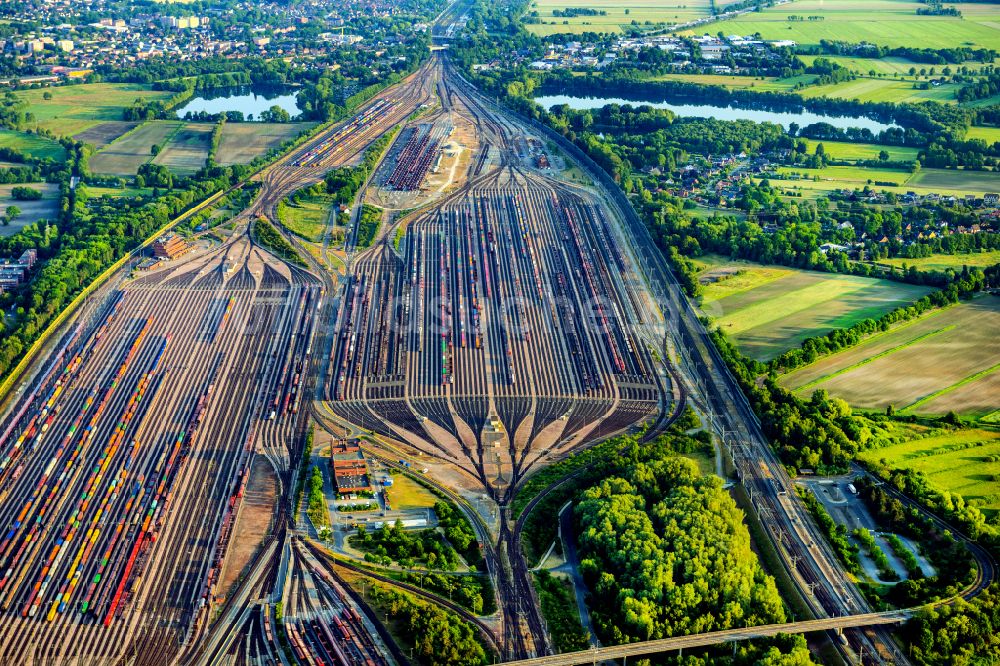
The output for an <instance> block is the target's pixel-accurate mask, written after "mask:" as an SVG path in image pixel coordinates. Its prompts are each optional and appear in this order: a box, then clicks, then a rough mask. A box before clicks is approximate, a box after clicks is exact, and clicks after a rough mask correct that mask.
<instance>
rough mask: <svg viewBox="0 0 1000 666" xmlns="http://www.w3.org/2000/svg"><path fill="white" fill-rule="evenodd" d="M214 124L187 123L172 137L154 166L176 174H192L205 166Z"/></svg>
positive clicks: (154, 161) (156, 158) (154, 160)
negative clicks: (160, 166) (165, 168)
mask: <svg viewBox="0 0 1000 666" xmlns="http://www.w3.org/2000/svg"><path fill="white" fill-rule="evenodd" d="M214 127H215V125H214V124H212V123H187V124H185V125H184V126H183V127H181V128H180V129H179V130H178V131H177V132H175V133H174V134H173V135H171V137H170V139H169V141H167V144H166V145H165V146H163V150H161V151H160V154H159V155H157V156H156V157H155V158H153V163H154V164H162V165H163V166H165V167H167V168H168V169H170V170H171V171H173V172H174V173H178V174H185V175H186V174H191V173H194V172H195V171H197V170H198V169H200V168H202V167H203V166H205V161H206V160H207V159H208V149H209V146H210V145H211V143H212V130H213V129H214Z"/></svg>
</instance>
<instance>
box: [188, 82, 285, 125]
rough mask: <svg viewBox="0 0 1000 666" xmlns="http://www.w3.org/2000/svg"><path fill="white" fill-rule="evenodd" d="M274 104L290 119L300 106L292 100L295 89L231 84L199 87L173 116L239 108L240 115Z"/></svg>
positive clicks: (246, 114)
mask: <svg viewBox="0 0 1000 666" xmlns="http://www.w3.org/2000/svg"><path fill="white" fill-rule="evenodd" d="M274 105H278V106H280V107H281V108H282V109H284V110H285V111H287V112H288V115H290V116H291V117H292V118H294V117H295V116H297V115H299V113H300V111H301V109H299V106H298V104H296V102H295V91H294V89H292V88H288V87H285V86H262V85H254V86H235V87H232V88H212V89H211V90H201V91H199V92H198V93H197V96H195V97H192V98H191V99H190V100H188V101H187V103H185V104H184V106H181V107H180V108H178V109H177V112H176V113H177V117H178V118H183V117H184V115H185V114H186V113H188V112H189V111H190V112H191V113H199V112H202V111H204V112H206V113H209V114H213V115H214V114H216V113H225V112H226V111H242V112H243V115H244V117H247V116H249V115H250V114H253V117H254V118H259V117H260V114H261V113H262V112H264V111H267V110H268V109H270V108H271V107H272V106H274Z"/></svg>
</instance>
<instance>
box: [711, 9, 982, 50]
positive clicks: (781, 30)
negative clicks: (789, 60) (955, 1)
mask: <svg viewBox="0 0 1000 666" xmlns="http://www.w3.org/2000/svg"><path fill="white" fill-rule="evenodd" d="M924 6H925V5H924V4H923V3H920V2H917V1H915V0H797V1H795V2H790V3H787V4H783V5H780V6H777V7H769V8H767V9H765V10H763V11H761V12H751V13H749V14H744V15H742V16H738V17H736V18H734V19H730V20H727V21H722V22H720V23H716V24H713V25H712V26H711V28H712V30H711V32H712V33H713V34H714V33H715V32H717V31H722V32H723V33H725V34H727V35H730V34H739V35H752V34H755V33H760V35H761V36H762V37H763V38H764V39H790V40H793V41H795V42H797V43H798V44H802V45H817V44H819V42H820V40H822V39H826V40H830V41H843V42H850V43H858V42H871V43H873V44H880V45H883V46H889V47H894V46H920V47H923V48H934V49H942V48H953V47H956V46H970V47H974V48H989V49H997V48H1000V22H998V21H997V19H998V18H1000V10H998V8H997V6H996V5H988V4H983V5H975V4H959V5H956V7H957V8H958V9H959V10H960V11H961V12H962V14H963V16H962V17H953V16H918V15H917V9H918V8H920V7H924ZM949 6H950V5H949ZM789 16H796V17H801V18H802V19H803V20H798V21H789V20H788V17H789ZM808 16H822V17H823V20H819V21H809V20H806V17H808ZM875 17H877V20H873V19H874V18H875ZM702 31H703V30H701V29H699V30H698V31H697V32H702Z"/></svg>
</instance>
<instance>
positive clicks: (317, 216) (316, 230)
mask: <svg viewBox="0 0 1000 666" xmlns="http://www.w3.org/2000/svg"><path fill="white" fill-rule="evenodd" d="M333 203H334V198H333V196H332V195H322V196H310V197H300V202H299V203H298V204H293V203H291V202H290V201H287V202H286V201H283V202H281V204H280V205H279V207H278V218H279V220H280V221H281V224H282V226H284V227H285V228H286V229H288V230H289V231H291V232H292V233H295V234H298V235H299V236H301V237H302V238H305V239H306V240H309V241H313V242H319V241H320V240H321V239H322V238H323V232H324V231H325V230H326V227H327V224H328V223H329V220H330V207H331V206H332V205H333Z"/></svg>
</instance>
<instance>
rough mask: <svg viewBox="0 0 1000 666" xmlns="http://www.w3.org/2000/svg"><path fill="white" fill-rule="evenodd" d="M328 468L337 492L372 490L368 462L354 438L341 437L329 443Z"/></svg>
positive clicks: (341, 493) (348, 492)
mask: <svg viewBox="0 0 1000 666" xmlns="http://www.w3.org/2000/svg"><path fill="white" fill-rule="evenodd" d="M330 469H331V471H332V472H333V485H334V488H336V490H337V493H338V494H340V495H346V494H350V493H362V492H365V493H370V492H372V484H371V477H370V476H369V474H368V463H367V461H366V460H365V455H364V453H362V452H361V447H360V446H359V442H358V440H356V439H351V440H346V439H341V440H337V441H335V442H333V443H332V444H331V445H330Z"/></svg>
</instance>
